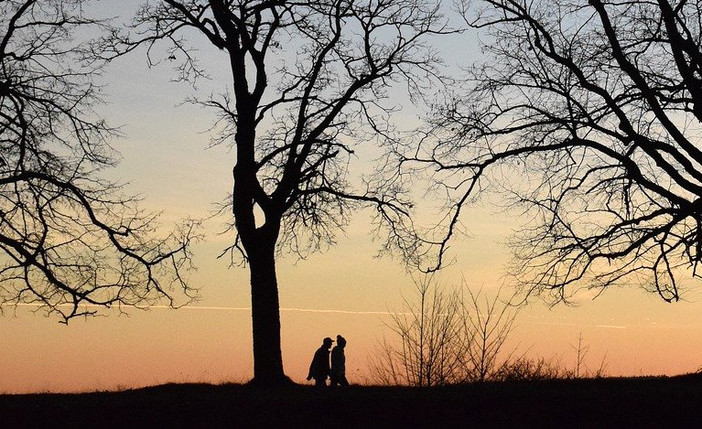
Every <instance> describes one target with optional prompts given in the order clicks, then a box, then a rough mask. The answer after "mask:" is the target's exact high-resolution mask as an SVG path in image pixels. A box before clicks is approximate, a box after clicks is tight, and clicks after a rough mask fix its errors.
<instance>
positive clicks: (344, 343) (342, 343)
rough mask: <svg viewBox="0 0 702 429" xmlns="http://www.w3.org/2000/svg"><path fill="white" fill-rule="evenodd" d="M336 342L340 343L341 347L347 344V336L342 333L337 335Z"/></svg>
mask: <svg viewBox="0 0 702 429" xmlns="http://www.w3.org/2000/svg"><path fill="white" fill-rule="evenodd" d="M336 344H338V345H339V347H344V346H346V338H344V337H342V336H341V335H337V336H336Z"/></svg>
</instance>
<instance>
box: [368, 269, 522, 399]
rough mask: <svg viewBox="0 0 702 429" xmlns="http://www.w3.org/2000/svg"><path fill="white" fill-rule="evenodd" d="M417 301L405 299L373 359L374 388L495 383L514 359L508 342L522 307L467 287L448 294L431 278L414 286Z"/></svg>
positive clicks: (371, 370) (424, 279)
mask: <svg viewBox="0 0 702 429" xmlns="http://www.w3.org/2000/svg"><path fill="white" fill-rule="evenodd" d="M415 286H416V291H417V295H416V297H415V298H416V299H417V301H416V302H415V301H414V300H411V299H408V298H405V299H404V306H403V308H402V309H401V310H400V311H399V312H396V313H393V315H392V319H391V321H390V323H389V324H388V327H389V328H390V330H391V331H392V333H393V334H394V335H393V336H392V338H390V339H388V338H386V337H384V338H383V341H382V342H380V343H379V344H378V346H377V347H376V352H375V355H373V356H371V357H370V358H369V368H370V376H371V378H372V379H371V380H370V381H371V383H379V384H387V385H409V386H422V387H429V386H443V385H449V384H459V383H467V382H475V381H487V380H492V379H495V378H496V377H497V376H498V374H499V373H500V370H501V369H503V368H504V367H505V365H506V362H507V361H509V360H510V358H511V355H510V354H509V353H508V354H504V352H505V350H504V345H505V341H506V340H507V338H508V337H509V335H510V333H511V332H512V331H513V329H514V323H515V319H516V317H517V314H518V308H517V307H514V306H512V305H511V303H510V302H509V301H504V300H503V299H502V297H501V294H500V293H497V294H495V296H494V297H492V298H490V297H488V296H487V295H486V294H485V293H484V292H483V290H482V289H481V290H479V291H477V292H474V291H471V290H470V289H469V288H468V287H467V286H466V285H465V283H464V284H463V285H462V287H461V288H460V289H459V290H452V291H449V292H447V291H446V290H444V288H442V287H441V286H440V285H439V284H438V283H437V282H436V281H435V280H434V277H433V275H428V276H425V277H423V278H422V279H421V281H416V282H415Z"/></svg>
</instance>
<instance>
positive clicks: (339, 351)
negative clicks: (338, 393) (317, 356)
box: [329, 335, 349, 386]
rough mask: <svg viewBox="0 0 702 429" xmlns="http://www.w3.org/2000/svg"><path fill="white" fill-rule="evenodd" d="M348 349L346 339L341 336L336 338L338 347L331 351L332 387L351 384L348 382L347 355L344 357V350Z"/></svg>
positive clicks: (330, 383)
mask: <svg viewBox="0 0 702 429" xmlns="http://www.w3.org/2000/svg"><path fill="white" fill-rule="evenodd" d="M345 347H346V338H344V337H342V336H341V335H337V336H336V347H334V349H333V350H332V351H331V373H330V377H329V378H330V379H331V380H330V381H329V385H330V386H336V385H337V384H338V385H339V386H348V385H349V382H348V380H346V355H344V348H345Z"/></svg>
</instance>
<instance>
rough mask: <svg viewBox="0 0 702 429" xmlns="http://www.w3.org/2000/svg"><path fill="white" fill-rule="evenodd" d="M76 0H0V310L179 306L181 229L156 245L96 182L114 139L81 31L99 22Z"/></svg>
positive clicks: (184, 262) (139, 216)
mask: <svg viewBox="0 0 702 429" xmlns="http://www.w3.org/2000/svg"><path fill="white" fill-rule="evenodd" d="M83 7H84V2H83V1H81V0H42V1H37V0H23V1H17V0H7V1H3V2H0V28H1V29H2V30H0V305H6V304H30V303H31V304H37V305H39V306H40V307H41V308H43V309H45V310H46V311H47V313H50V314H56V315H58V316H59V317H60V318H61V319H62V321H64V322H68V320H69V319H70V318H72V317H76V316H80V315H88V314H95V313H97V312H98V311H99V310H100V309H101V308H105V307H113V306H114V307H119V308H121V307H122V306H141V305H148V304H149V303H152V302H154V301H155V300H158V299H161V298H165V299H166V300H168V301H169V302H170V303H171V304H173V303H174V301H173V300H174V297H175V295H174V293H175V292H176V291H177V290H180V291H181V292H185V295H186V299H188V300H189V299H190V298H189V297H190V296H192V295H193V293H194V291H193V290H192V289H191V288H190V287H189V286H188V285H187V283H186V282H185V279H184V277H183V276H182V275H183V274H184V270H186V269H187V268H189V264H190V254H189V251H188V245H189V243H190V242H191V240H192V239H193V238H194V237H195V234H194V230H193V226H194V225H186V226H184V227H183V228H182V229H179V230H178V231H175V232H174V233H173V234H171V235H170V236H169V237H167V238H164V239H155V238H153V237H154V236H155V235H154V233H155V230H156V228H157V226H156V224H154V223H153V222H154V220H155V216H153V215H149V214H147V213H142V212H140V211H139V210H138V208H137V206H136V202H137V201H136V200H135V199H133V198H129V197H123V196H122V192H121V190H120V188H119V186H117V185H115V184H113V183H110V182H108V181H106V180H103V179H101V178H100V173H101V171H102V170H104V169H105V168H106V167H110V166H113V165H114V164H115V153H114V151H113V150H112V148H111V147H110V145H109V143H108V140H109V139H110V138H111V137H112V136H113V135H114V134H115V131H114V129H112V128H110V127H109V126H108V125H107V124H106V123H105V122H104V121H103V120H101V119H100V118H99V117H97V115H96V114H95V112H94V111H93V107H94V106H95V105H96V104H97V103H99V102H100V99H99V97H98V89H99V88H98V87H97V86H96V85H95V83H94V79H93V78H94V77H95V76H96V75H97V74H99V73H100V70H101V68H100V67H101V65H100V63H99V62H96V61H94V58H92V59H91V58H90V55H88V54H89V53H90V49H89V46H88V44H89V43H88V42H89V40H88V39H87V38H86V37H83V36H82V35H81V34H80V32H82V31H85V32H86V33H89V32H90V31H93V30H96V31H97V30H99V29H100V27H102V26H103V24H102V23H100V22H98V21H96V20H93V19H91V18H89V17H87V16H85V14H84V11H83Z"/></svg>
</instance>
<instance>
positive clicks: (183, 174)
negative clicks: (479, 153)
mask: <svg viewBox="0 0 702 429" xmlns="http://www.w3.org/2000/svg"><path fill="white" fill-rule="evenodd" d="M103 3H108V2H103ZM109 3H110V6H107V5H106V4H105V5H102V6H100V7H101V8H102V10H101V11H100V13H101V14H104V15H115V14H118V13H128V12H127V11H128V10H130V7H132V6H133V5H134V4H137V3H138V1H136V0H130V1H124V2H122V1H120V2H109ZM115 3H119V6H114V4H115ZM115 7H119V10H117V9H114V8H115ZM460 37H462V38H463V39H461V38H454V39H452V40H448V41H447V42H446V45H444V46H443V50H444V53H446V54H447V56H448V57H450V58H452V59H456V60H457V61H461V62H462V63H463V64H469V63H470V61H471V59H472V58H476V57H477V56H478V55H479V53H478V52H479V51H477V50H475V49H469V48H467V46H468V45H469V42H468V41H469V40H475V35H474V34H465V35H463V36H460ZM193 42H198V43H199V42H202V40H200V39H193ZM198 43H195V44H197V45H198V47H199V51H198V53H197V55H198V57H199V58H200V60H201V61H202V62H203V64H207V66H208V67H207V69H208V70H209V72H210V73H211V77H212V80H209V81H202V82H200V83H199V85H198V87H197V88H196V89H193V88H192V87H190V86H188V85H187V84H183V83H173V82H170V78H171V76H172V70H171V65H170V64H168V63H165V64H163V65H160V66H158V67H154V68H152V69H149V68H148V67H147V63H146V58H145V56H144V52H138V53H135V54H133V55H132V56H129V57H128V58H123V59H120V60H118V61H116V62H115V63H114V64H112V66H111V67H110V68H109V70H108V73H106V74H105V76H103V78H102V79H101V81H102V82H103V83H105V84H106V87H105V89H104V93H105V97H104V98H105V101H106V102H107V105H106V106H103V108H102V110H101V112H102V113H103V114H104V115H105V117H106V118H107V119H108V121H109V122H110V123H111V124H112V125H122V133H123V137H122V138H120V139H117V140H115V141H114V146H115V147H116V148H117V150H119V152H120V153H121V155H122V161H121V163H120V165H119V166H118V167H117V168H115V169H114V170H113V171H112V172H110V173H109V175H110V177H114V178H116V179H118V180H121V181H125V182H129V185H128V187H127V190H128V191H129V192H131V193H137V194H140V195H141V196H142V197H143V207H144V208H145V209H148V210H152V211H163V221H164V222H166V223H168V222H173V221H177V220H178V219H181V218H184V217H193V218H205V217H208V216H209V215H211V214H212V213H213V212H214V210H215V208H216V207H215V204H214V203H216V202H219V201H222V200H223V199H224V198H225V197H226V196H227V193H228V192H229V191H230V189H231V186H232V181H231V169H232V167H233V158H234V157H233V154H232V153H230V152H229V150H228V149H227V148H226V147H221V146H220V147H213V148H209V149H207V147H208V145H209V141H210V137H211V135H210V134H209V133H208V129H209V126H210V125H211V124H212V120H213V113H212V112H211V111H207V110H204V109H202V108H201V107H199V106H195V105H191V104H183V101H184V100H185V99H186V97H188V96H192V95H196V94H197V95H200V96H201V97H203V98H205V97H207V96H208V95H210V94H211V93H215V94H217V93H219V92H222V90H223V89H225V88H226V87H227V86H229V79H228V75H227V71H228V68H227V67H228V65H227V61H226V58H225V56H224V55H222V54H221V53H218V52H216V51H215V50H214V49H213V48H212V47H210V46H208V45H206V44H202V43H199V44H198ZM408 116H411V115H408ZM429 203H430V202H429ZM227 221H229V219H228V218H227V217H219V218H214V219H212V220H209V221H207V222H205V229H206V237H205V239H204V240H203V241H202V242H201V243H199V244H198V245H197V247H196V249H195V254H196V263H197V265H198V267H199V269H198V271H196V272H194V273H192V274H191V282H192V284H193V285H194V286H196V287H199V288H200V290H201V296H202V299H201V300H200V301H199V302H197V303H194V304H192V305H191V306H189V307H186V308H182V309H179V310H172V309H167V308H162V307H155V308H152V309H151V310H150V311H139V310H130V311H128V313H129V314H128V316H126V315H119V314H117V313H116V312H115V313H114V314H112V315H110V316H109V317H96V318H89V319H87V320H86V319H78V320H72V321H71V322H70V324H69V325H68V326H64V325H61V324H59V323H58V319H56V318H46V317H44V315H43V314H42V313H36V314H34V313H33V311H35V310H36V308H34V307H18V308H16V309H13V308H10V307H5V308H4V309H3V311H4V315H3V316H2V317H0V393H20V392H45V391H86V390H108V389H118V388H130V387H138V386H145V385H153V384H161V383H166V382H214V383H219V382H243V381H246V380H248V379H249V378H251V376H252V375H253V371H252V351H251V322H250V311H249V306H250V302H249V286H248V271H247V270H246V269H245V268H228V266H227V265H228V261H227V260H226V259H220V260H218V259H216V257H217V255H218V254H219V253H220V252H221V251H222V250H223V249H224V248H225V247H226V246H227V245H228V244H230V242H231V239H232V236H231V234H225V235H219V234H218V232H220V231H222V230H223V229H224V224H225V222H227ZM367 221H368V213H364V212H359V213H358V215H357V216H356V218H355V220H354V222H353V223H352V225H351V226H350V227H349V228H348V229H347V230H346V232H345V236H340V237H339V244H338V245H337V246H335V247H334V248H332V249H331V250H329V251H328V252H325V253H323V254H319V255H314V256H312V257H310V258H309V259H307V260H302V261H297V260H295V259H294V258H286V259H283V260H280V261H279V262H278V278H279V286H280V301H281V307H282V310H281V319H282V343H283V360H284V366H285V370H286V373H287V374H288V375H289V376H290V377H291V378H292V379H293V380H294V381H296V382H305V381H304V378H305V376H306V375H307V367H308V365H309V361H310V359H311V358H312V354H313V353H314V350H315V349H316V348H317V347H319V345H320V344H321V340H322V338H323V337H325V336H330V337H335V336H336V335H337V334H342V335H343V336H344V337H346V338H347V340H348V346H347V348H346V356H347V374H348V378H349V381H350V382H351V383H365V382H369V383H372V382H373V380H372V379H368V378H367V375H366V367H367V358H368V356H370V355H372V354H373V353H374V347H375V346H376V344H377V343H378V341H379V340H381V339H382V338H383V336H384V335H386V336H388V338H391V337H389V335H391V334H390V332H389V330H388V329H387V328H385V327H384V323H386V322H388V321H389V318H388V315H387V313H388V312H389V311H401V310H402V297H403V296H405V297H408V298H411V296H412V291H413V285H412V281H411V279H410V277H409V276H407V275H406V274H405V272H404V270H403V268H402V266H401V265H400V264H399V263H398V262H397V261H393V260H390V259H387V258H383V259H377V258H375V257H374V256H375V254H376V253H377V250H378V248H377V243H374V242H373V237H371V236H370V235H369V230H368V228H367V224H368V222H367ZM522 221H523V220H522ZM465 224H466V229H467V230H468V232H469V236H468V237H465V238H462V239H459V240H457V241H456V242H454V243H453V245H452V250H451V255H452V256H453V257H455V259H456V261H455V263H454V264H453V265H451V266H450V267H448V268H447V269H446V270H445V271H444V272H443V273H442V274H441V275H440V278H439V281H440V282H441V283H442V284H445V285H446V286H447V287H450V286H454V285H458V284H460V282H461V279H465V281H466V283H467V284H468V286H469V287H472V288H476V289H477V288H482V289H483V290H484V291H485V292H486V293H488V294H492V293H495V292H496V291H497V289H498V288H499V287H500V286H501V284H502V283H503V282H504V270H503V268H504V264H505V263H506V262H507V258H508V254H507V250H506V248H505V246H504V245H503V243H504V241H505V240H506V238H507V237H508V235H509V234H510V232H511V231H513V230H515V229H517V228H519V225H520V219H515V218H512V217H510V214H509V213H502V211H501V209H499V208H498V207H494V206H492V205H490V204H488V203H487V202H484V203H482V204H479V205H478V206H476V207H473V208H471V209H470V210H469V212H468V216H467V217H466V219H465ZM690 286H691V288H692V289H691V290H690V291H689V292H687V293H686V294H685V295H683V298H684V300H685V302H679V303H675V304H667V303H665V302H663V301H662V300H660V298H658V297H657V296H655V295H653V294H650V293H647V292H645V291H643V290H642V289H640V288H630V289H617V290H609V291H607V292H605V293H604V294H603V295H602V296H599V297H598V298H596V299H594V300H593V299H592V296H590V295H587V294H583V295H582V296H580V297H578V299H577V303H578V305H577V306H573V307H567V306H563V305H559V306H556V307H548V306H547V305H545V304H543V303H541V302H539V301H538V300H535V302H534V303H533V304H531V305H530V306H528V307H526V308H524V309H523V310H522V311H521V313H520V314H519V316H518V318H517V323H516V328H515V330H514V332H513V333H512V336H511V337H510V341H509V343H508V345H507V349H509V350H517V351H518V352H519V353H526V354H527V355H528V356H534V357H537V356H539V357H546V358H553V359H555V360H557V361H558V362H561V363H562V365H563V366H564V367H568V368H573V367H574V365H575V350H574V346H575V345H576V343H577V341H578V336H579V335H580V333H582V337H583V340H584V342H585V343H586V344H587V345H589V347H590V348H589V350H588V356H587V359H586V363H587V366H588V367H589V368H591V369H593V370H594V369H597V368H598V367H599V366H600V363H601V362H605V365H606V373H607V374H609V375H652V374H679V373H685V372H692V371H696V370H697V369H698V368H700V367H702V318H700V316H699V315H700V314H702V289H700V285H699V284H698V283H695V282H690Z"/></svg>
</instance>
